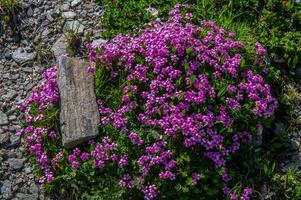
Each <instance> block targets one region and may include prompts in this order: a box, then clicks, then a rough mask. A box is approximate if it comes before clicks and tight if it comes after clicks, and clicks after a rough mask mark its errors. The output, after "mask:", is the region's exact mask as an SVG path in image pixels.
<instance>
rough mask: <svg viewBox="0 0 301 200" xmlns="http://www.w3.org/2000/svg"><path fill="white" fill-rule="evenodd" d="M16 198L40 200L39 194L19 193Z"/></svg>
mask: <svg viewBox="0 0 301 200" xmlns="http://www.w3.org/2000/svg"><path fill="white" fill-rule="evenodd" d="M16 197H17V198H18V199H20V200H35V199H38V197H39V194H23V193H17V195H16Z"/></svg>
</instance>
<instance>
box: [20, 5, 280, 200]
mask: <svg viewBox="0 0 301 200" xmlns="http://www.w3.org/2000/svg"><path fill="white" fill-rule="evenodd" d="M188 9H189V8H188V6H186V5H182V6H181V5H176V6H175V9H174V10H172V11H171V12H170V18H169V20H168V21H167V22H166V23H162V24H161V23H156V22H150V23H149V28H147V29H145V30H144V31H143V32H142V33H141V34H140V35H139V36H137V37H131V36H128V35H125V36H121V35H119V36H117V37H116V38H114V39H113V40H112V41H110V42H109V43H106V44H101V45H100V46H98V47H95V46H92V45H88V49H89V50H90V55H89V61H90V63H91V66H90V67H89V68H88V73H95V86H96V87H95V88H96V94H97V96H98V98H99V100H98V101H97V103H98V105H99V112H100V115H101V121H100V133H99V138H96V139H95V140H92V141H90V142H89V145H85V146H79V147H76V148H74V149H73V150H67V149H64V148H62V147H61V144H60V143H59V137H60V136H59V134H57V133H56V132H53V131H51V130H47V129H41V128H37V127H35V128H34V127H33V125H34V124H35V123H36V121H39V120H40V121H41V120H43V119H36V117H33V116H32V115H33V113H32V110H31V106H30V103H33V102H34V103H35V104H37V106H38V108H39V109H40V110H47V109H49V108H51V104H52V103H54V102H57V101H58V100H59V97H58V90H57V86H56V83H55V80H54V74H55V69H54V68H52V69H50V70H48V71H47V72H46V73H45V74H44V76H45V78H46V79H47V81H46V82H45V83H43V84H41V85H40V88H38V90H37V91H35V92H34V93H33V95H32V96H31V97H30V98H29V100H26V101H25V102H24V103H23V104H22V105H21V109H22V110H23V111H24V112H25V113H26V115H27V118H26V121H27V123H28V124H29V125H28V126H27V127H26V128H25V129H24V130H21V131H20V132H19V134H23V135H24V136H25V140H26V144H25V147H26V149H27V150H28V151H29V152H30V153H32V154H34V155H36V159H37V161H38V163H39V165H40V166H41V169H42V170H43V174H44V175H43V176H42V178H41V179H40V181H41V182H42V183H45V182H49V183H50V182H59V181H63V180H64V181H65V182H66V183H68V181H71V180H77V181H80V180H81V181H82V180H86V181H87V182H89V184H90V185H93V184H95V183H96V184H98V185H101V187H102V188H104V187H105V186H103V185H105V184H109V183H110V184H111V183H112V186H110V187H111V188H110V191H111V193H112V191H113V190H114V192H116V193H117V194H118V195H120V196H121V197H123V198H127V199H133V198H134V199H137V198H138V199H139V198H144V199H147V200H150V199H155V198H163V199H169V198H172V197H173V198H174V197H178V198H179V199H185V198H184V197H186V198H189V197H190V198H200V196H204V198H207V199H208V198H209V197H210V198H218V197H220V195H221V194H222V193H223V194H224V195H226V196H227V198H229V199H239V198H240V199H244V200H245V199H249V198H250V196H251V194H252V189H251V188H249V187H247V186H246V187H245V188H241V190H235V191H234V190H233V189H232V187H233V185H234V184H235V183H233V182H232V181H231V180H232V178H233V176H234V174H233V169H231V168H229V167H228V165H227V164H228V163H229V162H235V161H234V160H231V158H232V155H233V154H235V153H236V152H237V151H238V150H239V148H240V146H241V145H247V144H248V143H250V140H251V136H252V133H253V132H254V131H255V130H256V126H259V124H261V123H263V122H266V121H268V119H269V118H271V117H272V116H273V113H274V111H275V109H276V107H277V101H276V99H275V98H273V97H272V95H271V89H270V86H269V85H268V84H267V83H266V81H265V77H266V76H268V74H269V73H270V72H269V68H267V66H266V65H265V63H264V61H263V56H264V54H265V53H266V51H265V49H264V48H263V47H262V45H261V44H259V43H257V44H256V45H255V47H256V49H257V50H256V53H255V54H254V55H253V56H254V57H253V59H251V60H250V59H249V58H248V57H244V55H245V51H244V46H243V44H242V43H240V42H238V41H236V40H235V34H234V33H229V32H227V31H226V30H224V29H220V28H219V27H218V26H217V25H216V24H215V23H214V22H212V21H207V20H202V21H200V23H199V24H195V23H192V21H191V19H192V17H193V14H192V13H189V12H187V10H188ZM39 112H40V111H38V113H39ZM35 114H36V113H35ZM38 115H39V114H38ZM40 118H43V116H40ZM53 146H55V148H54V147H53ZM50 147H53V148H50ZM47 150H48V151H47ZM68 174H69V175H68ZM89 176H94V177H93V178H91V177H89ZM98 177H99V179H98ZM108 177H109V178H108ZM100 179H103V180H106V181H108V182H105V181H103V180H100ZM98 181H99V182H102V184H100V183H99V182H98ZM172 190H173V191H175V192H172V193H170V191H172ZM218 195H219V196H218ZM116 198H117V197H116Z"/></svg>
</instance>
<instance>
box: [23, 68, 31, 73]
mask: <svg viewBox="0 0 301 200" xmlns="http://www.w3.org/2000/svg"><path fill="white" fill-rule="evenodd" d="M22 71H23V72H26V73H32V69H31V68H30V67H23V68H22Z"/></svg>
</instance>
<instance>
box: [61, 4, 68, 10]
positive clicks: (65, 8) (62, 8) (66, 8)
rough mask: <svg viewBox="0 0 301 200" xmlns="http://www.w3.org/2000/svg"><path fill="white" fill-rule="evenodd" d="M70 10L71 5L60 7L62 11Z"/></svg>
mask: <svg viewBox="0 0 301 200" xmlns="http://www.w3.org/2000/svg"><path fill="white" fill-rule="evenodd" d="M69 8H70V6H69V4H66V3H65V4H63V5H62V6H61V7H60V9H61V11H68V10H69Z"/></svg>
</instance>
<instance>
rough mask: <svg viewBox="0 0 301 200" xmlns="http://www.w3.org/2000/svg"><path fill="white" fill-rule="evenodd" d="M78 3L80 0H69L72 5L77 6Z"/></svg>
mask: <svg viewBox="0 0 301 200" xmlns="http://www.w3.org/2000/svg"><path fill="white" fill-rule="evenodd" d="M79 3H81V0H73V1H72V2H71V6H72V7H74V6H77V5H78V4H79Z"/></svg>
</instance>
